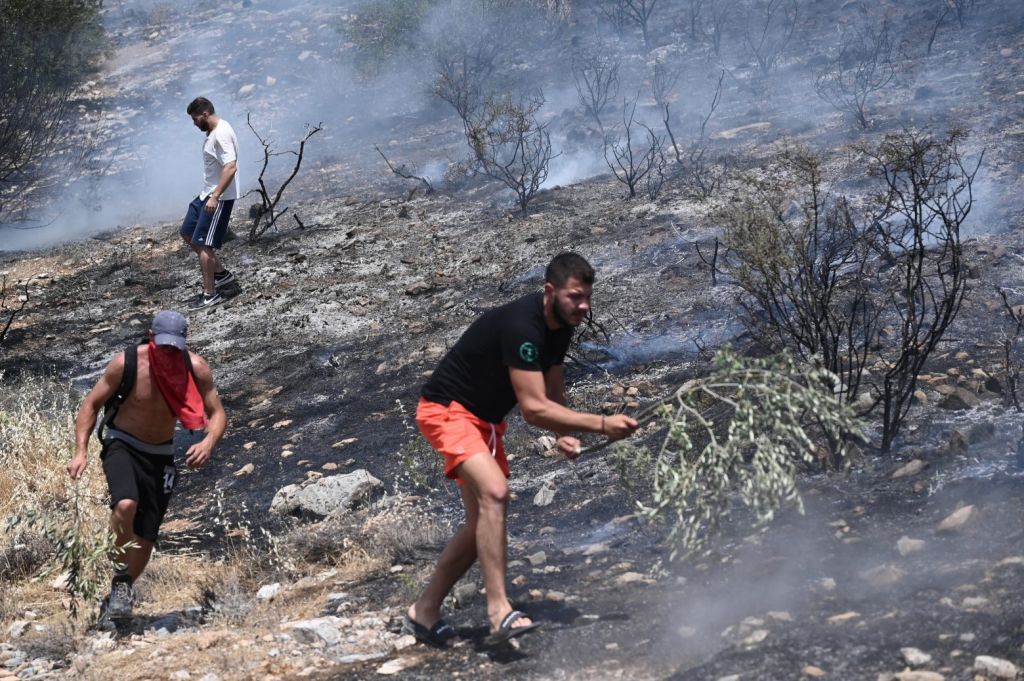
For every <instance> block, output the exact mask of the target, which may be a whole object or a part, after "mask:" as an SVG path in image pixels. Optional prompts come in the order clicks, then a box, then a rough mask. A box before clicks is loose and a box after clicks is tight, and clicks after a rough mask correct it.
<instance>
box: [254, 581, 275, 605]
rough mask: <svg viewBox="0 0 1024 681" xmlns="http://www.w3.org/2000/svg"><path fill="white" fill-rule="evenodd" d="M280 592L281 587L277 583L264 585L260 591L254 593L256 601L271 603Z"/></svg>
mask: <svg viewBox="0 0 1024 681" xmlns="http://www.w3.org/2000/svg"><path fill="white" fill-rule="evenodd" d="M280 591H281V585H280V584H279V583H278V582H274V583H273V584H264V585H263V586H261V587H260V590H259V591H257V592H256V600H258V601H272V600H274V596H276V595H277V594H278V593H279V592H280Z"/></svg>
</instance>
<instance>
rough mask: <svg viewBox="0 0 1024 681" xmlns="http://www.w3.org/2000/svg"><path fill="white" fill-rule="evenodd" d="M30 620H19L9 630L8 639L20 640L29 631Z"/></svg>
mask: <svg viewBox="0 0 1024 681" xmlns="http://www.w3.org/2000/svg"><path fill="white" fill-rule="evenodd" d="M28 626H29V622H28V620H17V621H15V622H14V623H12V624H11V626H9V627H8V628H7V637H8V638H20V637H21V636H23V635H24V634H25V632H26V631H28Z"/></svg>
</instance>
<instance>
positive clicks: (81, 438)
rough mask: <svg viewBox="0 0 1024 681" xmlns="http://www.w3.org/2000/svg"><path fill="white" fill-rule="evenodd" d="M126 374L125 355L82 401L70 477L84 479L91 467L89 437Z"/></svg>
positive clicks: (109, 368)
mask: <svg viewBox="0 0 1024 681" xmlns="http://www.w3.org/2000/svg"><path fill="white" fill-rule="evenodd" d="M123 374H124V353H123V352H122V353H120V354H119V355H118V356H117V357H115V358H114V359H112V360H110V363H109V364H108V365H107V368H106V369H104V371H103V375H102V376H100V380H99V381H97V382H96V385H95V386H93V388H92V390H90V391H89V394H88V395H86V396H85V399H84V400H82V406H80V407H79V408H78V416H77V417H76V418H75V455H74V457H72V459H71V461H69V462H68V467H67V468H68V475H70V476H71V478H72V479H74V480H77V479H78V478H80V477H82V473H84V472H85V467H86V466H87V465H89V436H90V435H92V429H93V428H94V427H95V426H96V417H97V416H98V415H99V413H100V409H101V408H102V407H103V405H104V404H106V402H107V400H109V399H110V398H111V397H113V396H114V394H115V393H116V392H117V388H118V386H119V385H121V376H122V375H123Z"/></svg>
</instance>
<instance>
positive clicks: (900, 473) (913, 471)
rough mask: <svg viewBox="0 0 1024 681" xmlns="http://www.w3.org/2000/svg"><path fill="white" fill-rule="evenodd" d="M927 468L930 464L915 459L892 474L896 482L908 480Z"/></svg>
mask: <svg viewBox="0 0 1024 681" xmlns="http://www.w3.org/2000/svg"><path fill="white" fill-rule="evenodd" d="M927 466H928V464H926V463H925V462H924V461H922V460H921V459H914V460H912V461H909V462H907V463H905V464H903V465H902V466H900V467H899V468H898V469H896V471H895V472H894V473H893V474H892V479H893V480H896V479H897V478H906V477H910V476H912V475H917V474H918V473H920V472H921V471H923V470H924V469H925V468H927Z"/></svg>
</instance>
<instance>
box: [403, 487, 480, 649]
mask: <svg viewBox="0 0 1024 681" xmlns="http://www.w3.org/2000/svg"><path fill="white" fill-rule="evenodd" d="M460 491H461V493H462V504H463V506H465V508H466V522H465V524H463V526H462V527H460V528H459V529H458V531H457V532H456V533H455V535H454V536H453V537H452V538H451V539H450V540H449V541H448V544H447V546H445V547H444V551H442V552H441V557H440V558H438V559H437V566H436V567H435V568H434V573H433V574H432V575H431V576H430V581H429V582H427V586H426V588H425V589H423V593H421V594H420V596H419V598H417V599H416V602H415V603H413V604H412V605H410V606H409V610H408V615H409V618H410V619H412V621H413V622H416V623H417V624H420V625H422V626H424V627H426V628H427V629H430V628H432V627H433V626H434V625H435V624H437V621H438V620H440V619H441V604H442V603H443V602H444V599H445V596H447V595H448V592H449V591H451V590H452V587H453V586H455V583H456V582H458V581H459V579H461V578H462V576H463V575H464V574H466V571H467V570H469V568H470V566H472V565H473V562H474V561H475V560H476V522H477V515H478V513H479V508H480V507H479V506H478V505H477V502H476V496H475V495H474V494H473V493H472V492H470V491H469V490H468V489H467V488H466V486H465V485H463V487H462V488H461V489H460Z"/></svg>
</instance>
